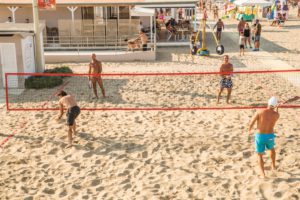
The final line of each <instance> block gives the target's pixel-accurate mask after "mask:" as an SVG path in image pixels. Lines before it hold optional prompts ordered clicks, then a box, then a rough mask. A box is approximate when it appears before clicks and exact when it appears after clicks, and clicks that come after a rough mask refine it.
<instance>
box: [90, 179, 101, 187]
mask: <svg viewBox="0 0 300 200" xmlns="http://www.w3.org/2000/svg"><path fill="white" fill-rule="evenodd" d="M101 182H102V181H101V180H100V179H95V180H92V182H91V186H92V187H96V186H98V185H99V184H100V183H101Z"/></svg>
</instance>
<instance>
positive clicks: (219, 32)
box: [214, 19, 224, 41]
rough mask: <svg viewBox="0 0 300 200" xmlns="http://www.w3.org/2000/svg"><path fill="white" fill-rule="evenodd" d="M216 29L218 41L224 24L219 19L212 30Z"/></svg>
mask: <svg viewBox="0 0 300 200" xmlns="http://www.w3.org/2000/svg"><path fill="white" fill-rule="evenodd" d="M216 27H217V32H216V37H217V40H218V41H220V40H221V34H222V30H224V23H223V22H222V20H221V19H219V20H218V22H217V23H216V25H215V26H214V29H215V28H216Z"/></svg>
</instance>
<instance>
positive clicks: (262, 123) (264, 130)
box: [249, 97, 279, 178]
mask: <svg viewBox="0 0 300 200" xmlns="http://www.w3.org/2000/svg"><path fill="white" fill-rule="evenodd" d="M278 119H279V113H278V101H277V99H276V97H271V98H270V99H269V101H268V107H267V108H266V109H262V110H259V111H257V112H256V113H255V115H254V116H253V118H252V120H251V122H250V125H249V133H251V129H252V127H253V125H254V124H255V123H256V122H257V129H258V132H257V133H256V134H255V149H256V153H257V155H258V163H259V169H260V177H261V178H265V177H266V175H265V171H264V161H263V154H264V152H265V150H266V149H267V150H270V156H271V159H272V170H275V169H276V168H275V158H276V154H275V149H274V146H275V142H274V139H275V134H274V126H275V124H276V122H277V120H278Z"/></svg>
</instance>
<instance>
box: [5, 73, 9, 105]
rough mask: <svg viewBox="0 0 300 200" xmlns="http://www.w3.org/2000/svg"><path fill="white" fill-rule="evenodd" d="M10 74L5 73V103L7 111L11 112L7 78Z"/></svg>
mask: <svg viewBox="0 0 300 200" xmlns="http://www.w3.org/2000/svg"><path fill="white" fill-rule="evenodd" d="M7 76H8V74H7V73H5V103H6V110H8V111H9V110H10V109H9V105H8V103H9V102H8V78H7Z"/></svg>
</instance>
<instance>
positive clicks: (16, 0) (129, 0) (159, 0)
mask: <svg viewBox="0 0 300 200" xmlns="http://www.w3.org/2000/svg"><path fill="white" fill-rule="evenodd" d="M197 2H198V0H56V4H57V5H108V4H110V5H111V4H120V5H125V4H129V5H142V4H186V3H197ZM31 4H32V0H0V5H2V6H3V5H31Z"/></svg>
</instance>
